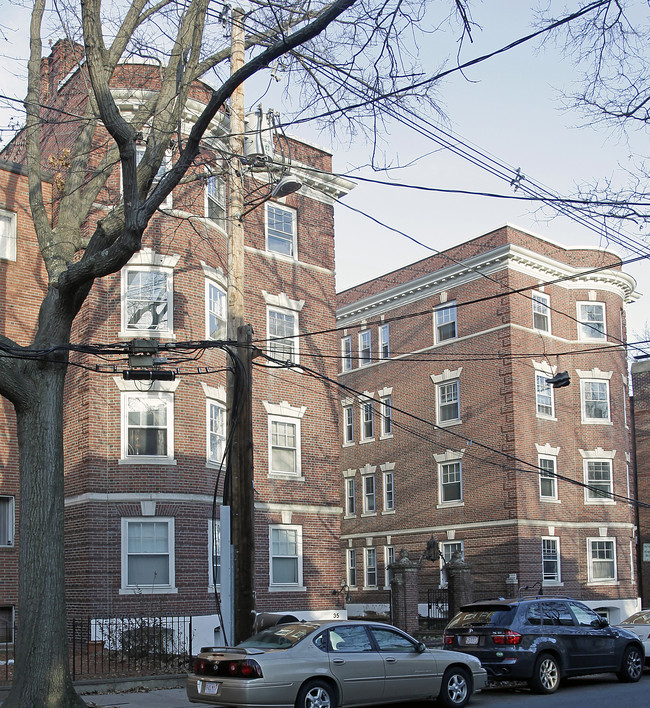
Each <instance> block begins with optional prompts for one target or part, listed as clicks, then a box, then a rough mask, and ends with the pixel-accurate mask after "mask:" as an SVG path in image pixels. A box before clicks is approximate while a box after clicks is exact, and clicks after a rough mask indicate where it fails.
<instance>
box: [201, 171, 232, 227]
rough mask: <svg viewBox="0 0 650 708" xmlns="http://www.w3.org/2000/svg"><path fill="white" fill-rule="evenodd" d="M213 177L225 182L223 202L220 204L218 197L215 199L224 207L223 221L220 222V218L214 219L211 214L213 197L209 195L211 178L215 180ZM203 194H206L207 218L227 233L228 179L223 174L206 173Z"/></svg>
mask: <svg viewBox="0 0 650 708" xmlns="http://www.w3.org/2000/svg"><path fill="white" fill-rule="evenodd" d="M213 179H214V180H217V181H220V182H221V183H222V184H223V189H224V200H223V204H220V203H219V200H218V199H214V200H213V201H214V202H215V203H216V204H217V205H218V206H219V207H222V208H223V223H220V222H219V220H217V219H213V218H212V217H211V216H209V213H210V199H212V197H210V195H209V189H208V183H209V181H210V180H213ZM203 195H204V201H203V214H204V215H205V218H206V220H207V221H209V222H210V223H211V224H213V225H214V226H216V227H217V228H218V229H219V230H220V231H223V232H224V233H226V232H227V224H228V195H227V191H226V180H225V179H224V177H223V175H221V174H212V173H210V174H208V175H206V179H205V187H204V190H203Z"/></svg>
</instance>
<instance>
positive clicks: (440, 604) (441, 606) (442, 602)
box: [427, 588, 453, 629]
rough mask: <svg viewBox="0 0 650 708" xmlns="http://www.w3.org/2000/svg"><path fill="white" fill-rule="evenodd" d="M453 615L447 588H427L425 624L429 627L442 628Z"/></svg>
mask: <svg viewBox="0 0 650 708" xmlns="http://www.w3.org/2000/svg"><path fill="white" fill-rule="evenodd" d="M452 616H453V608H452V607H451V593H450V592H449V589H448V588H429V589H428V590H427V624H428V627H429V629H444V628H445V627H446V626H447V623H448V622H449V620H450V619H451V617H452Z"/></svg>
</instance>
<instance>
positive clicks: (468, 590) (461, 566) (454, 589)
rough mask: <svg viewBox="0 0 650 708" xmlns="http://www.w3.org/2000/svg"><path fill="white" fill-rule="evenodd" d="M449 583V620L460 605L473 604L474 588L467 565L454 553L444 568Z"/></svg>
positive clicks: (458, 554) (458, 553)
mask: <svg viewBox="0 0 650 708" xmlns="http://www.w3.org/2000/svg"><path fill="white" fill-rule="evenodd" d="M446 570H447V579H448V582H449V619H451V618H452V617H453V616H454V615H455V614H456V612H458V610H459V608H460V606H461V605H466V604H468V603H469V602H474V587H473V585H472V572H471V568H470V565H469V563H467V561H465V560H463V557H462V556H461V554H460V552H458V551H456V552H455V553H454V555H453V556H452V557H451V560H450V561H449V563H447V566H446Z"/></svg>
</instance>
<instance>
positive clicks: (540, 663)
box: [528, 654, 560, 693]
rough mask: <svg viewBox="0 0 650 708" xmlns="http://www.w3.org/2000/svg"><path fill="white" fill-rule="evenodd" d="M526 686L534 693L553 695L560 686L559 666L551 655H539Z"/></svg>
mask: <svg viewBox="0 0 650 708" xmlns="http://www.w3.org/2000/svg"><path fill="white" fill-rule="evenodd" d="M528 685H529V686H530V688H531V690H532V691H533V692H534V693H553V692H554V691H557V689H558V686H559V685H560V665H559V664H558V662H557V659H556V658H555V657H554V656H552V655H551V654H540V655H539V656H538V657H537V661H536V662H535V668H534V669H533V675H532V676H531V677H530V680H529V681H528Z"/></svg>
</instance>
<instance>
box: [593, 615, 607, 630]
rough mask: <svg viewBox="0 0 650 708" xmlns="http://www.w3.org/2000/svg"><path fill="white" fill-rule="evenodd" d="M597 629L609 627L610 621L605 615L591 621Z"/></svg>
mask: <svg viewBox="0 0 650 708" xmlns="http://www.w3.org/2000/svg"><path fill="white" fill-rule="evenodd" d="M591 624H592V625H593V626H594V627H596V629H603V628H605V627H609V622H608V621H607V620H606V619H605V618H604V617H599V618H598V619H595V620H594V621H593V622H592V623H591Z"/></svg>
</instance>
